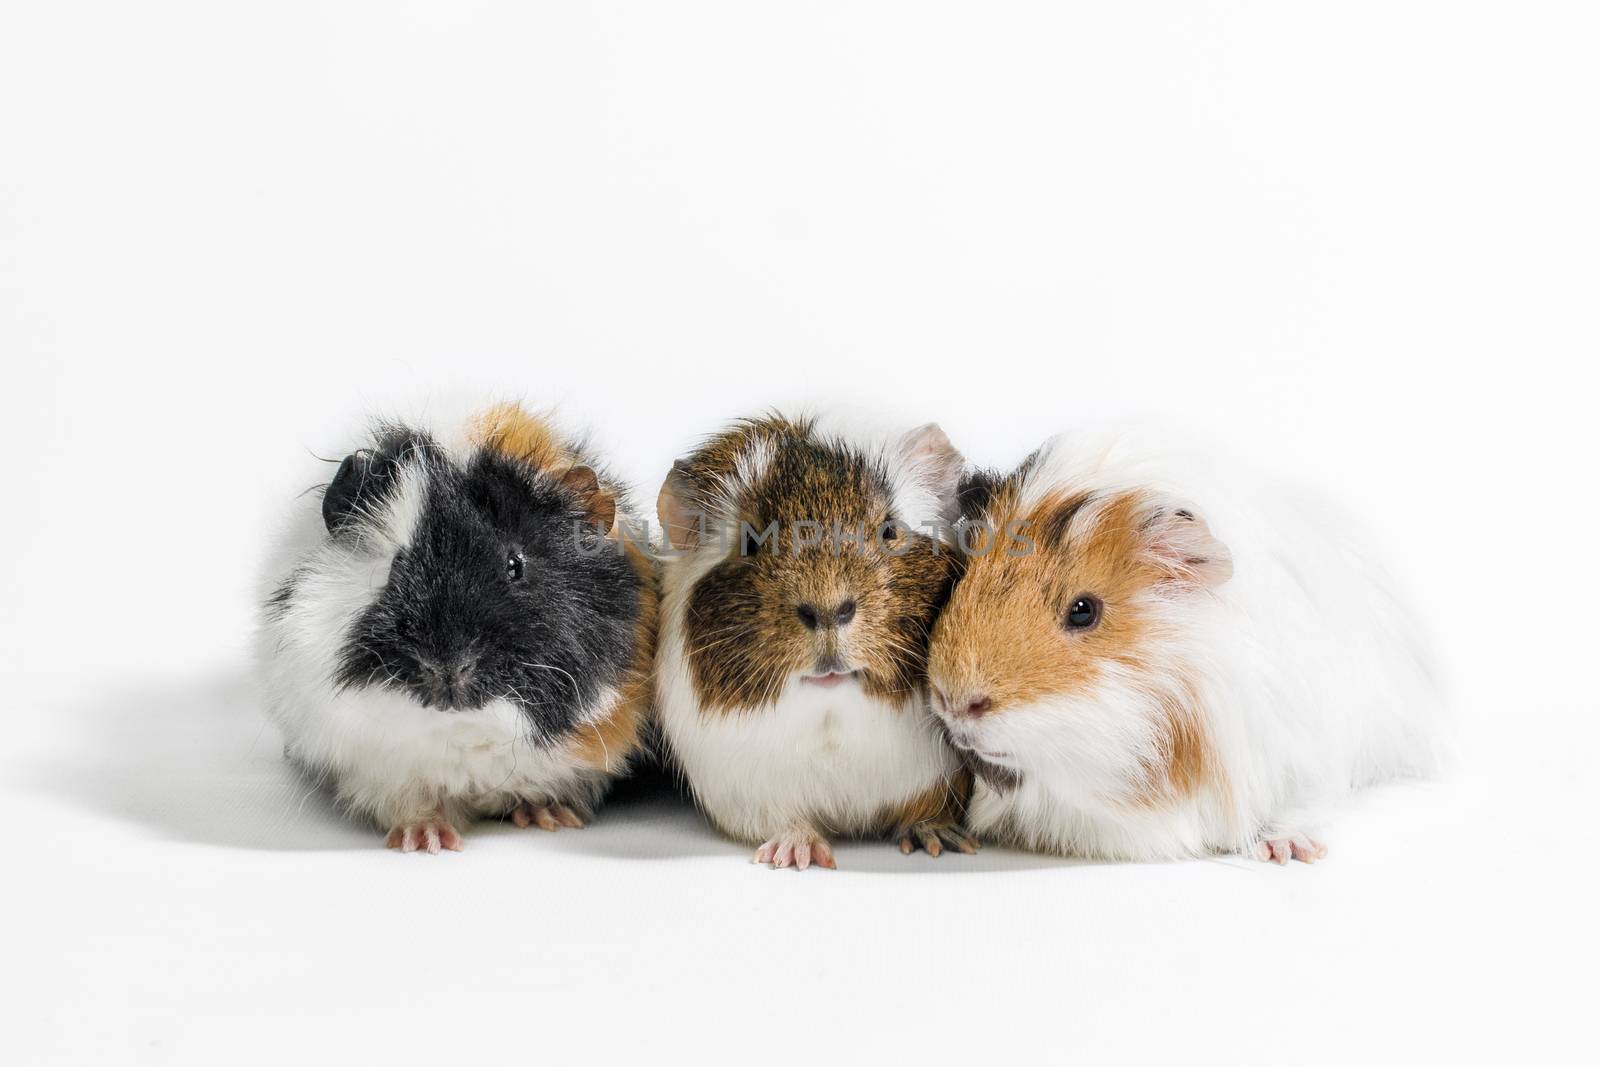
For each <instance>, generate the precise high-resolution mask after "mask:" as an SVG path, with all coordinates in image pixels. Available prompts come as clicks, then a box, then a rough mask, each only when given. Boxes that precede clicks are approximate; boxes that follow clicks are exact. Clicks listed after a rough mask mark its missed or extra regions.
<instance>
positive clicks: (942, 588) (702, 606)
mask: <svg viewBox="0 0 1600 1067" xmlns="http://www.w3.org/2000/svg"><path fill="white" fill-rule="evenodd" d="M758 438H765V439H767V440H769V441H770V442H772V444H773V446H774V447H773V454H772V462H771V464H770V466H769V467H768V469H767V471H766V473H765V475H764V476H763V477H762V478H761V479H760V481H759V484H758V485H756V486H754V487H751V488H750V489H749V490H748V491H747V492H745V493H744V496H743V499H741V500H740V501H739V502H738V504H739V506H740V515H741V517H742V519H743V520H744V521H745V522H746V523H748V524H749V525H750V527H751V528H752V529H753V530H755V531H758V532H759V531H763V530H765V529H766V528H767V526H768V524H770V523H772V522H775V521H776V522H777V523H778V524H779V527H780V529H779V533H778V536H777V538H776V539H775V540H774V539H771V538H769V539H768V540H767V541H766V543H765V544H764V545H762V546H761V548H760V550H759V551H757V552H755V553H754V554H750V555H743V554H741V551H740V548H741V546H740V543H739V538H738V537H737V536H733V537H731V538H730V544H729V545H728V546H727V551H728V556H727V558H726V559H725V560H724V561H723V562H722V563H721V564H719V565H718V566H717V567H716V568H715V569H713V570H712V571H711V572H710V573H708V574H707V575H706V576H704V577H703V578H701V579H700V581H699V582H698V583H697V584H696V585H695V587H694V589H693V590H691V591H690V593H689V594H688V604H687V610H686V612H685V625H686V630H687V634H686V637H687V640H688V644H689V662H690V667H691V670H692V672H693V675H694V680H695V683H696V687H697V688H698V690H699V692H700V695H701V698H702V703H703V706H704V707H706V708H707V709H709V710H716V711H731V710H733V709H736V708H741V707H760V706H763V705H766V704H769V703H771V702H772V701H774V700H775V699H776V698H777V696H778V694H779V692H780V690H781V688H782V686H783V684H784V682H785V681H786V680H787V679H788V677H789V676H790V674H791V673H792V672H794V671H797V670H802V671H803V670H812V669H818V670H820V669H822V668H823V667H825V666H826V665H827V664H828V663H829V662H830V660H831V658H832V657H835V656H842V657H844V658H845V659H847V660H848V662H849V665H850V666H852V667H853V668H856V669H858V670H860V671H861V676H862V685H863V688H864V689H865V690H866V691H867V692H868V693H870V694H872V695H874V696H878V697H883V698H886V699H890V700H896V701H898V700H901V699H903V698H904V697H905V696H906V695H907V694H909V693H911V692H913V691H914V690H915V689H916V687H917V686H918V685H919V683H920V682H921V680H922V678H923V675H924V667H925V663H926V655H927V635H928V630H929V628H930V626H931V624H932V622H933V617H934V614H935V612H936V610H937V607H938V604H939V603H940V602H941V601H942V599H943V598H944V596H945V594H946V591H947V589H948V586H949V582H950V580H951V577H952V566H953V560H952V554H951V552H950V551H949V550H948V549H947V548H940V547H938V546H936V545H935V543H934V542H933V541H932V540H931V539H930V538H928V537H927V536H925V535H923V534H920V533H915V532H911V531H901V532H900V533H899V535H898V538H897V540H895V541H893V542H891V543H889V544H887V545H880V544H878V543H877V538H876V535H877V531H878V530H879V529H880V527H881V526H882V525H883V524H884V523H885V522H886V521H887V520H889V519H890V518H891V516H890V515H889V512H888V508H889V503H890V501H889V493H888V489H887V487H886V486H885V485H883V484H882V482H881V479H880V477H879V476H878V472H876V471H875V470H874V469H872V468H871V466H870V465H869V464H868V463H867V461H866V459H865V458H864V457H862V456H861V455H859V454H857V453H855V452H853V451H851V450H849V449H847V448H844V447H841V446H838V445H835V444H833V443H830V442H827V441H824V440H821V439H819V438H818V437H817V436H815V435H814V434H813V433H812V432H811V428H810V425H809V424H808V423H799V422H791V421H789V420H786V419H781V418H772V419H766V420H760V421H754V422H745V423H741V424H739V425H738V426H736V427H735V428H734V429H733V430H730V431H729V432H728V433H725V434H722V435H720V436H718V437H716V438H713V439H712V440H711V441H710V442H709V443H708V444H707V445H706V446H705V447H704V448H703V449H702V450H701V451H700V452H697V453H695V454H694V455H693V456H690V457H689V458H688V459H687V460H686V461H683V462H682V463H680V464H679V465H678V467H677V468H676V471H677V472H678V476H681V477H682V479H683V484H682V487H681V488H673V487H672V486H671V482H672V480H673V476H669V486H668V487H666V488H664V489H663V495H664V496H672V497H673V498H674V499H673V501H672V503H674V504H677V505H682V504H684V503H685V502H684V501H682V500H681V499H679V498H678V497H677V494H678V493H681V492H688V493H690V494H692V496H691V499H690V501H689V502H688V505H687V506H692V507H694V508H698V509H701V510H703V511H705V512H708V513H711V512H715V511H717V510H720V508H719V503H720V502H719V501H717V500H716V499H715V498H714V494H715V493H716V492H717V491H718V489H717V483H718V481H719V480H720V479H721V478H724V477H726V476H727V475H728V474H729V473H731V472H732V471H733V470H734V469H735V462H736V459H737V457H738V455H739V453H740V452H741V451H742V450H743V449H745V448H747V447H749V446H750V445H751V444H752V443H754V442H755V441H756V440H757V439H758ZM894 518H901V519H905V518H907V517H903V516H894ZM910 518H913V519H914V518H916V517H915V516H913V517H910ZM801 519H804V520H807V521H811V522H816V523H818V524H819V532H820V533H822V534H824V535H825V536H824V537H823V540H822V543H819V544H806V545H803V546H802V545H800V544H799V541H801V540H807V539H811V534H810V532H809V531H806V530H801V529H798V528H797V527H796V526H795V522H796V521H797V520H801ZM835 530H838V531H840V533H841V536H839V537H838V538H837V539H835V538H834V537H833V536H832V533H833V531H835ZM856 530H859V531H861V535H862V536H861V540H862V542H864V543H862V544H858V543H856V541H855V540H854V538H853V537H852V532H853V531H856ZM797 549H798V553H797ZM902 549H903V550H904V551H903V552H901V550H902ZM891 550H893V551H891ZM896 552H899V553H900V554H898V555H897V554H895V553H896ZM845 601H853V602H854V603H855V605H856V609H855V618H854V619H853V620H852V622H851V623H850V625H849V626H848V627H845V628H842V629H830V628H828V627H826V626H824V627H819V628H817V629H815V630H812V629H808V628H807V627H806V626H805V625H804V624H803V623H802V621H801V619H800V617H799V615H798V614H797V609H798V607H799V606H800V605H814V606H816V607H818V608H820V609H821V610H822V611H824V612H828V611H831V610H832V609H833V608H834V607H835V606H837V605H839V604H842V603H844V602H845Z"/></svg>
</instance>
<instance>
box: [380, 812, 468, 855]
mask: <svg viewBox="0 0 1600 1067" xmlns="http://www.w3.org/2000/svg"><path fill="white" fill-rule="evenodd" d="M383 843H384V844H385V845H387V846H388V847H390V848H397V849H399V850H400V851H401V852H429V853H433V854H434V855H437V854H438V853H439V850H440V849H449V850H450V851H451V852H460V851H461V835H460V834H458V833H456V828H455V827H454V826H451V825H450V824H449V823H447V822H445V821H444V820H443V819H441V818H439V817H437V816H434V817H432V818H428V819H422V820H419V821H417V822H405V823H398V824H396V826H395V828H394V829H393V830H390V831H389V836H388V837H386V838H384V840H383Z"/></svg>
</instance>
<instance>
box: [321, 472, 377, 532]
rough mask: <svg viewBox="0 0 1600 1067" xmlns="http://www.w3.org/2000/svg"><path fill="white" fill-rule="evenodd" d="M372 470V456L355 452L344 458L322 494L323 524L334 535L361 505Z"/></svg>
mask: <svg viewBox="0 0 1600 1067" xmlns="http://www.w3.org/2000/svg"><path fill="white" fill-rule="evenodd" d="M371 470H372V456H371V455H370V454H368V453H366V452H353V453H351V454H350V455H348V456H346V457H344V459H343V461H341V462H340V464H339V469H338V470H337V471H335V472H334V475H333V481H331V482H329V483H328V488H327V489H326V490H325V491H324V492H323V494H322V522H323V525H325V526H327V528H328V532H329V533H333V532H334V531H335V530H337V529H338V528H339V527H340V526H342V525H344V522H345V520H346V519H348V518H349V517H350V515H351V514H352V513H354V512H355V510H356V508H357V507H359V506H360V504H361V489H362V487H363V486H364V485H365V484H366V482H367V475H368V474H370V473H371Z"/></svg>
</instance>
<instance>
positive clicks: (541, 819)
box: [511, 800, 583, 830]
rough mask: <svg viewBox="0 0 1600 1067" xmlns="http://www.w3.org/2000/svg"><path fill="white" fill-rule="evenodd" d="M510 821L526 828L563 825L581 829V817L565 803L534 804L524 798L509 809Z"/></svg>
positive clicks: (552, 828)
mask: <svg viewBox="0 0 1600 1067" xmlns="http://www.w3.org/2000/svg"><path fill="white" fill-rule="evenodd" d="M511 821H512V822H514V823H516V824H517V825H518V826H521V827H523V828H524V829H526V828H527V827H529V826H537V827H538V828H539V829H541V830H554V829H557V828H558V827H562V826H565V827H567V828H568V829H569V830H582V829H583V817H582V816H581V815H579V814H578V813H577V812H575V811H573V810H572V809H571V808H569V807H567V806H566V805H565V804H535V803H534V802H533V801H531V800H524V801H523V802H522V803H521V804H518V805H517V806H516V807H515V808H513V809H511Z"/></svg>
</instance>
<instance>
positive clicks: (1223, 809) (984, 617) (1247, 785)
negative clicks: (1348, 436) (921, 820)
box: [929, 434, 1437, 863]
mask: <svg viewBox="0 0 1600 1067" xmlns="http://www.w3.org/2000/svg"><path fill="white" fill-rule="evenodd" d="M1180 454H1181V455H1182V456H1184V457H1186V458H1185V459H1184V460H1182V461H1181V462H1180V461H1179V460H1178V458H1177V457H1178V456H1179V455H1180ZM1202 454H1203V453H1202ZM1194 460H1195V453H1194V451H1193V450H1183V451H1182V452H1181V453H1180V452H1178V451H1176V450H1164V449H1163V448H1162V447H1161V446H1159V445H1157V446H1155V447H1151V446H1150V445H1149V444H1141V443H1139V441H1138V440H1137V439H1136V438H1133V439H1130V438H1129V437H1128V436H1127V435H1120V436H1105V435H1099V434H1093V435H1080V436H1076V437H1059V438H1055V439H1053V440H1051V441H1050V442H1048V443H1047V444H1046V445H1045V446H1044V447H1043V448H1041V449H1040V450H1039V451H1038V452H1036V453H1035V454H1034V455H1033V456H1032V457H1030V458H1029V459H1028V460H1027V461H1026V462H1024V463H1023V464H1022V466H1021V468H1020V469H1018V470H1017V471H1016V472H1015V473H1012V474H1010V475H1009V476H1005V477H999V478H988V479H986V478H972V479H970V480H969V482H968V484H967V485H966V486H965V487H964V489H963V493H962V498H963V510H964V511H965V513H966V515H965V517H964V521H965V522H971V523H974V525H973V526H972V528H971V529H969V530H967V531H966V532H965V536H970V537H971V538H972V542H973V543H972V545H970V546H969V547H972V548H974V551H972V552H969V553H967V554H966V555H965V556H964V561H965V564H966V566H965V569H964V573H963V576H962V578H961V580H960V582H959V583H958V585H957V586H956V588H955V590H954V592H953V593H952V595H951V598H950V601H949V603H948V605H947V606H946V607H945V610H944V611H943V613H942V614H941V615H940V618H939V621H938V623H937V625H936V627H935V630H934V635H933V641H932V646H931V650H930V654H929V678H930V683H931V686H932V693H933V699H934V706H935V708H936V710H937V711H938V712H939V714H940V715H941V717H942V719H943V722H944V723H945V725H946V727H947V729H948V731H949V734H950V737H951V739H952V740H953V742H954V743H955V744H956V745H958V746H959V747H961V748H962V749H964V750H965V751H966V752H967V753H969V755H970V758H971V766H972V767H973V768H974V769H975V771H976V773H977V776H978V779H979V781H978V784H977V786H976V790H975V793H974V796H973V798H972V802H971V806H970V810H969V812H968V825H969V826H970V827H971V828H972V829H973V831H974V832H975V833H977V834H979V835H980V836H982V837H983V838H984V839H986V840H989V839H993V840H998V841H1002V842H1009V843H1013V844H1018V845H1021V846H1024V847H1028V848H1035V849H1041V850H1045V851H1051V852H1059V853H1065V854H1076V855H1088V856H1100V857H1109V858H1122V859H1163V858H1177V857H1185V856H1198V855H1204V854H1209V853H1228V852H1242V853H1245V854H1247V855H1254V856H1257V857H1259V858H1261V859H1270V860H1274V861H1276V862H1279V863H1284V862H1287V861H1288V860H1289V859H1290V858H1291V857H1293V858H1295V859H1299V860H1305V861H1311V860H1315V859H1318V858H1320V857H1321V856H1323V855H1324V853H1325V848H1324V846H1323V844H1322V843H1321V842H1320V841H1319V840H1318V835H1319V834H1320V831H1319V829H1318V828H1319V826H1320V824H1321V823H1322V820H1323V818H1324V817H1325V815H1326V813H1327V810H1328V807H1329V805H1330V804H1332V803H1333V802H1335V801H1336V800H1338V799H1339V798H1340V797H1342V796H1344V795H1345V794H1347V793H1348V792H1349V790H1350V789H1351V788H1352V787H1354V786H1359V785H1362V784H1365V783H1370V782H1374V781H1377V780H1380V779H1383V778H1388V777H1392V776H1398V775H1403V774H1409V773H1419V772H1421V773H1425V772H1427V771H1428V770H1429V769H1431V768H1432V766H1433V765H1434V761H1435V757H1434V743H1433V740H1432V737H1433V730H1432V726H1431V724H1432V722H1433V720H1434V719H1435V715H1436V708H1437V697H1436V694H1435V690H1434V686H1433V683H1432V680H1431V677H1430V673H1429V671H1428V669H1427V668H1426V666H1425V659H1424V656H1423V655H1422V653H1421V651H1420V646H1419V641H1418V635H1417V632H1416V628H1415V626H1414V625H1413V622H1412V620H1411V618H1410V617H1409V615H1408V614H1407V612H1406V611H1405V610H1404V609H1403V608H1402V607H1401V606H1400V604H1399V602H1398V600H1397V598H1396V596H1395V594H1394V593H1393V591H1392V590H1391V588H1390V585H1389V583H1388V581H1387V579H1386V578H1385V577H1384V576H1383V574H1382V572H1381V571H1380V569H1379V568H1377V567H1376V566H1375V565H1374V564H1373V563H1372V555H1371V553H1370V552H1369V551H1368V550H1367V549H1366V548H1365V547H1363V546H1362V545H1360V544H1358V543H1357V542H1356V541H1355V540H1354V539H1352V538H1351V537H1350V536H1349V534H1348V532H1347V531H1346V530H1345V529H1344V527H1343V525H1342V524H1341V523H1340V522H1339V521H1338V520H1337V519H1336V518H1334V517H1332V516H1331V515H1329V514H1327V513H1325V510H1324V509H1322V508H1319V507H1317V506H1314V505H1311V504H1309V503H1308V502H1305V501H1303V500H1302V499H1301V498H1300V496H1299V495H1298V494H1292V495H1286V494H1284V493H1282V492H1281V491H1276V490H1274V489H1271V488H1269V487H1267V486H1265V485H1257V484H1255V479H1254V478H1253V476H1252V475H1251V474H1250V473H1249V472H1248V471H1247V470H1245V469H1242V468H1240V467H1237V466H1234V467H1231V468H1219V467H1217V466H1215V465H1212V466H1210V467H1208V466H1207V464H1206V462H1205V461H1204V460H1201V461H1200V462H1195V461H1194ZM979 549H981V550H979Z"/></svg>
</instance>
